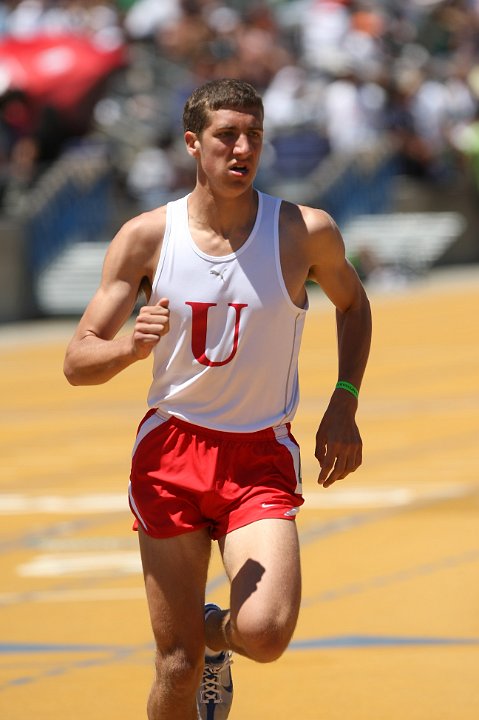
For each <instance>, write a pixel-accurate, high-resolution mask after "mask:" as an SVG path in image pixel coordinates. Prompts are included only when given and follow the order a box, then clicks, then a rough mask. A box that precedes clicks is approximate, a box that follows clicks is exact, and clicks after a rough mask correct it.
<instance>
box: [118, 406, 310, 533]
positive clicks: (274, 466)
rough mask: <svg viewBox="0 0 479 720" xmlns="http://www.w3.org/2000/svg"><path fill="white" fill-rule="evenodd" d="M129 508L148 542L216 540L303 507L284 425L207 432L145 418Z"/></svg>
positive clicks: (294, 447) (294, 453)
mask: <svg viewBox="0 0 479 720" xmlns="http://www.w3.org/2000/svg"><path fill="white" fill-rule="evenodd" d="M129 500H130V507H131V510H132V512H133V514H134V515H135V518H136V521H135V524H134V526H133V527H134V529H138V527H139V526H141V527H142V528H143V530H144V531H145V532H146V533H147V534H148V535H151V536H152V537H156V538H167V537H173V536H175V535H180V534H182V533H185V532H190V531H193V530H199V529H200V528H204V527H206V528H208V529H209V532H210V535H211V537H212V538H213V539H215V540H217V539H218V538H220V537H222V536H223V535H226V533H228V532H231V531H232V530H236V529H237V528H239V527H242V526H244V525H248V524H249V523H252V522H255V521H257V520H262V519H264V518H283V519H288V520H293V519H294V517H295V515H296V514H297V512H298V510H299V506H300V505H302V504H303V502H304V501H303V498H302V496H301V474H300V458H299V447H298V444H297V442H296V441H295V439H294V438H293V436H292V435H291V433H290V428H289V424H288V425H281V426H279V427H276V428H268V429H266V430H260V431H259V432H253V433H229V432H222V431H217V430H208V429H205V428H202V427H198V426H197V425H191V424H190V423H187V422H184V421H183V420H179V419H177V418H174V417H169V418H165V417H164V416H163V415H160V414H159V413H158V412H157V411H155V410H150V412H148V413H147V415H146V416H145V418H144V419H143V420H142V422H141V424H140V426H139V428H138V434H137V438H136V443H135V447H134V448H133V459H132V468H131V475H130V487H129Z"/></svg>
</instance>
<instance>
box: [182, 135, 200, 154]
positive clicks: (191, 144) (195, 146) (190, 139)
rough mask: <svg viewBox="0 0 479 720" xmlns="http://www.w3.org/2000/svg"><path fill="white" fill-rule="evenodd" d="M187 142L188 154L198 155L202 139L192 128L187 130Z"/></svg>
mask: <svg viewBox="0 0 479 720" xmlns="http://www.w3.org/2000/svg"><path fill="white" fill-rule="evenodd" d="M185 143H186V150H187V152H188V155H191V157H194V158H196V157H198V152H199V148H200V141H199V140H198V136H197V134H196V133H194V132H191V130H187V131H186V132H185Z"/></svg>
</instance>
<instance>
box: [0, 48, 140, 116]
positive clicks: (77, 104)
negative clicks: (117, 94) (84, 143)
mask: <svg viewBox="0 0 479 720" xmlns="http://www.w3.org/2000/svg"><path fill="white" fill-rule="evenodd" d="M125 63H126V46H125V45H116V46H115V47H114V48H106V47H102V46H101V45H99V44H97V43H95V42H94V40H92V39H91V38H89V37H86V36H83V35H73V34H62V35H37V36H34V37H31V38H14V37H5V38H3V39H1V40H0V95H2V94H4V93H5V92H7V91H8V90H21V91H23V92H24V93H25V94H26V95H28V96H29V97H30V98H31V99H32V100H33V101H34V103H35V104H37V105H39V106H41V105H51V106H53V107H55V108H56V109H57V110H59V111H60V112H61V113H62V114H63V115H66V116H69V115H74V113H75V111H77V110H84V109H85V108H82V107H81V106H82V104H83V103H84V102H85V101H87V100H88V99H89V98H90V97H91V96H92V94H94V91H95V90H96V89H97V88H98V87H99V86H101V84H102V82H103V81H104V80H105V79H106V78H107V77H108V76H110V75H111V73H112V72H113V71H114V70H116V69H118V68H120V67H122V66H123V65H125Z"/></svg>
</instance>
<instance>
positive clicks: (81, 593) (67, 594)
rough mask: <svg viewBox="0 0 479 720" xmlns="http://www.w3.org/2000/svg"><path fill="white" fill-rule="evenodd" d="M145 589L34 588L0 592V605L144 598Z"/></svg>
mask: <svg viewBox="0 0 479 720" xmlns="http://www.w3.org/2000/svg"><path fill="white" fill-rule="evenodd" d="M145 598H146V595H145V589H144V587H143V586H141V587H132V588H121V587H119V588H96V589H93V588H88V589H85V590H80V589H78V590H35V591H33V592H28V591H26V592H24V593H20V592H17V593H13V592H12V593H0V606H2V605H3V606H5V605H17V604H18V603H21V602H29V603H30V602H36V603H42V602H46V603H59V602H74V603H76V602H98V601H105V602H110V601H112V600H145Z"/></svg>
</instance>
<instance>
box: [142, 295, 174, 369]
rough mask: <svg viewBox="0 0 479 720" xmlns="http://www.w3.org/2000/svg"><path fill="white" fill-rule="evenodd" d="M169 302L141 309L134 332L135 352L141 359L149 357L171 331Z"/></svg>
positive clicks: (164, 301)
mask: <svg viewBox="0 0 479 720" xmlns="http://www.w3.org/2000/svg"><path fill="white" fill-rule="evenodd" d="M169 302H170V301H169V300H168V299H167V298H161V300H160V301H159V302H157V303H156V305H145V306H143V307H142V308H140V312H139V313H138V317H137V318H136V322H135V328H134V330H133V351H134V353H135V355H136V356H137V357H138V358H139V359H144V358H146V357H148V355H149V354H150V353H151V351H152V350H153V348H154V347H155V345H156V344H157V343H158V342H159V341H160V338H161V337H162V336H163V335H166V333H167V332H168V331H169V329H170V322H169V321H170V310H169V307H168V306H169Z"/></svg>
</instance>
